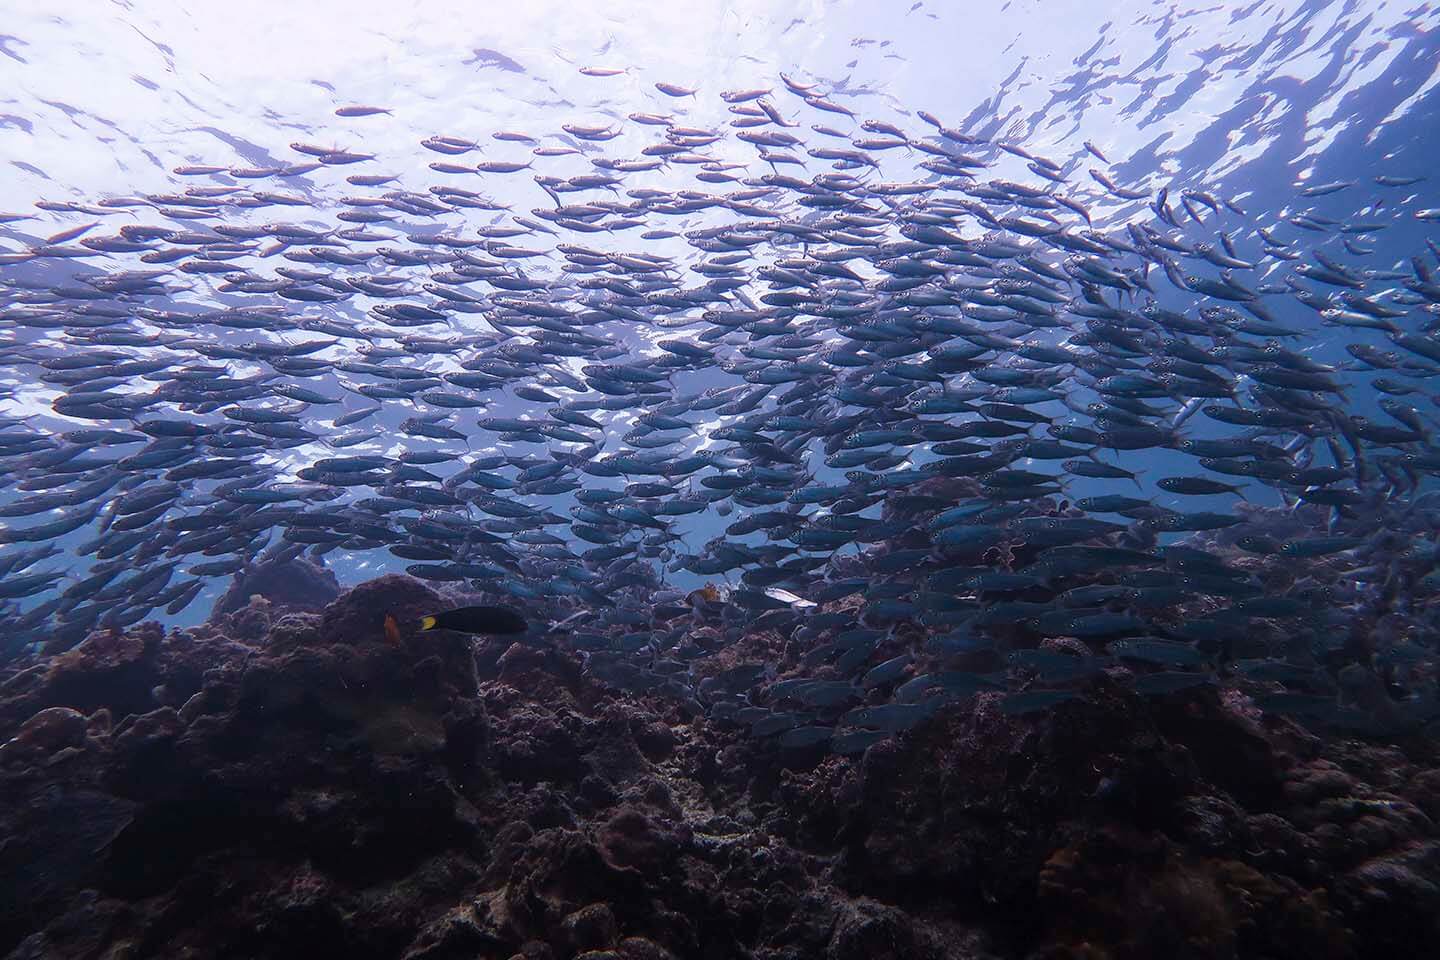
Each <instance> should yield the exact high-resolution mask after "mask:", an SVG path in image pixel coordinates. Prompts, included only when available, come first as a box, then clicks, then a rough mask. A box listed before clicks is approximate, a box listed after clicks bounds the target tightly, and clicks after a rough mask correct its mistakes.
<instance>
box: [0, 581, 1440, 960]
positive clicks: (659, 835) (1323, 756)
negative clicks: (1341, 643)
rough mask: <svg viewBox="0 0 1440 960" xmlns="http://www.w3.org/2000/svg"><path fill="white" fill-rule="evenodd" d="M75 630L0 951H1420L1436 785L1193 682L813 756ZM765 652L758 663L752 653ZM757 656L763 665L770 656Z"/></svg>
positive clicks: (310, 647) (571, 672)
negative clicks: (78, 638)
mask: <svg viewBox="0 0 1440 960" xmlns="http://www.w3.org/2000/svg"><path fill="white" fill-rule="evenodd" d="M444 603H445V601H444V600H443V599H442V598H441V597H440V596H439V595H438V594H436V593H435V592H434V591H432V590H431V589H430V588H429V587H427V586H425V585H424V584H423V583H421V582H420V581H417V580H414V579H411V578H409V577H403V576H388V577H382V578H380V579H378V580H374V581H370V582H368V583H365V584H361V585H360V586H358V587H356V588H354V589H353V590H350V591H348V592H346V593H344V594H342V595H341V596H339V597H338V599H336V600H335V601H334V602H332V603H330V604H329V605H328V606H326V607H325V608H324V609H323V611H322V612H318V613H316V612H294V611H293V610H286V609H283V608H280V607H277V606H275V605H272V604H271V602H270V601H269V600H267V599H265V598H264V597H263V596H257V597H253V598H251V599H250V600H249V602H248V604H247V605H246V606H244V607H242V608H238V609H234V610H233V611H231V612H228V613H222V614H218V615H217V616H216V618H215V619H214V620H212V622H211V623H209V624H207V625H206V626H203V627H199V628H193V629H189V630H179V631H173V632H171V633H168V634H166V633H164V632H163V631H162V630H161V629H160V628H159V627H157V626H155V625H154V624H142V625H140V626H138V627H135V628H132V629H130V630H128V631H125V632H119V631H112V632H108V633H107V632H101V633H94V634H92V635H91V636H90V637H88V638H87V639H86V640H85V641H84V642H82V643H80V644H79V645H77V646H76V647H74V649H72V650H69V651H68V652H65V653H63V654H61V655H59V656H56V657H53V658H50V659H45V660H40V659H35V660H31V661H29V662H28V663H27V662H19V663H16V664H13V665H11V666H10V667H8V668H7V670H6V673H5V674H4V675H3V677H0V681H3V685H0V742H3V744H4V745H3V747H0V791H3V792H0V799H3V805H0V955H7V956H9V957H12V958H53V957H87V958H88V957H96V958H99V957H202V956H203V957H217V958H228V957H235V958H240V957H245V958H285V957H314V956H344V957H347V958H355V960H363V958H370V957H374V958H394V957H406V958H412V960H420V958H424V960H449V958H456V960H460V958H466V960H471V958H481V957H484V958H488V957H495V958H508V957H514V956H522V957H527V958H557V960H568V958H573V957H584V958H586V960H601V958H625V960H651V958H663V957H680V958H691V957H697V958H731V957H755V958H767V960H769V958H776V960H778V958H801V957H832V958H845V960H849V958H857V960H858V958H876V957H895V958H902V957H903V958H937V960H938V958H970V957H1035V958H1062V957H1067V958H1068V957H1074V958H1117V960H1121V958H1141V957H1155V956H1168V957H1173V958H1191V957H1194V958H1223V957H1270V958H1277V960H1279V958H1289V957H1293V958H1303V960H1329V958H1336V960H1339V958H1352V957H1353V958H1360V957H1371V956H1373V957H1393V956H1421V955H1434V953H1433V952H1432V951H1434V950H1435V949H1440V947H1437V944H1440V927H1437V923H1440V921H1437V917H1440V883H1437V880H1436V878H1437V877H1440V831H1437V829H1436V825H1435V820H1436V818H1440V762H1437V758H1436V756H1435V751H1434V746H1433V744H1431V743H1428V742H1423V741H1417V742H1414V743H1401V744H1399V745H1394V744H1389V745H1375V744H1370V743H1366V742H1362V741H1357V740H1344V739H1328V738H1323V739H1322V738H1320V737H1317V736H1316V735H1314V734H1312V733H1310V732H1306V731H1304V730H1302V729H1301V728H1299V727H1297V726H1295V725H1294V724H1292V723H1291V722H1289V721H1286V720H1281V719H1267V720H1263V721H1262V720H1261V718H1260V717H1259V715H1258V714H1257V713H1255V712H1254V711H1253V709H1250V708H1248V707H1247V705H1246V704H1245V702H1244V701H1243V698H1240V697H1238V696H1236V695H1233V694H1228V693H1224V692H1217V691H1216V690H1214V689H1213V688H1198V689H1192V690H1188V691H1184V692H1182V693H1180V694H1176V695H1174V696H1170V697H1163V698H1157V699H1153V700H1149V701H1145V700H1141V699H1140V698H1138V697H1136V696H1135V695H1134V694H1133V693H1132V692H1130V691H1128V690H1127V689H1125V688H1124V687H1123V686H1122V685H1119V684H1113V683H1104V682H1102V683H1100V684H1099V685H1098V686H1097V687H1095V688H1094V689H1093V690H1092V691H1091V693H1090V694H1089V695H1088V696H1087V697H1086V698H1085V699H1083V700H1078V701H1074V702H1071V703H1067V704H1063V705H1061V706H1060V707H1057V708H1056V709H1055V710H1053V711H1050V712H1045V713H1038V714H1032V715H1026V716H1008V715H1006V714H1004V713H1003V712H1002V711H1001V710H1000V709H999V708H998V697H997V695H993V694H982V695H981V696H979V697H977V698H975V699H973V700H971V701H969V702H968V703H961V704H954V705H951V706H949V707H947V708H946V709H945V710H944V711H942V712H940V713H939V714H938V715H937V716H936V717H935V718H934V719H933V720H932V721H930V722H928V723H926V724H922V725H921V726H919V727H917V728H916V729H915V730H913V731H911V732H909V733H908V734H905V735H903V736H902V737H900V738H898V739H896V740H892V741H888V742H885V743H882V744H880V745H878V746H876V747H873V748H872V749H870V750H869V751H868V752H867V753H866V754H864V755H863V757H857V758H853V759H852V758H844V757H838V756H833V755H830V754H829V753H827V752H825V751H823V750H816V751H814V752H807V751H804V750H800V751H789V752H786V753H777V752H776V747H775V745H774V743H773V742H769V741H763V740H754V739H750V738H748V737H746V736H745V735H743V734H742V733H741V732H739V731H738V730H737V729H735V728H733V727H730V726H726V725H723V724H720V723H717V722H713V721H710V720H707V719H705V718H703V717H694V716H691V715H690V713H689V712H687V711H685V710H684V709H683V705H681V704H677V703H676V702H675V701H673V700H668V699H664V698H660V697H651V696H648V695H645V694H635V693H621V692H617V691H615V690H613V689H610V688H606V687H602V686H599V685H597V684H596V683H595V682H594V681H593V680H591V679H590V678H588V677H586V676H585V675H584V674H583V673H582V671H581V670H580V668H579V663H578V661H577V659H576V658H575V656H574V655H573V654H571V653H570V652H568V651H566V650H564V649H558V648H545V647H537V646H534V645H524V644H514V645H511V644H508V643H502V642H498V641H490V642H486V643H479V644H475V643H472V641H470V640H469V639H467V638H463V637H460V636H458V635H455V634H449V633H445V632H431V633H426V634H423V635H416V634H406V635H403V636H402V638H401V642H400V644H399V645H398V646H397V645H393V644H390V643H388V642H387V641H386V638H385V636H384V632H383V629H382V617H383V614H384V613H385V612H387V611H388V612H393V613H394V614H395V615H396V616H397V618H398V619H399V621H400V622H401V623H402V624H410V623H414V622H415V621H416V619H417V618H418V617H419V616H420V615H422V614H425V613H430V612H433V610H435V609H436V608H437V607H440V606H443V605H444ZM766 642H768V641H766V640H764V639H763V638H755V645H756V646H757V647H758V646H763V645H764V644H765V643H766ZM770 653H771V654H772V655H774V656H776V657H778V655H779V654H778V651H770Z"/></svg>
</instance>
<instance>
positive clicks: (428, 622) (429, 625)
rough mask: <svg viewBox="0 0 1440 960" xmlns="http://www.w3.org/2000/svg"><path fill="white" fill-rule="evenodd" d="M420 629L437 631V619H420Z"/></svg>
mask: <svg viewBox="0 0 1440 960" xmlns="http://www.w3.org/2000/svg"><path fill="white" fill-rule="evenodd" d="M420 629H421V630H434V629H435V618H434V617H421V618H420Z"/></svg>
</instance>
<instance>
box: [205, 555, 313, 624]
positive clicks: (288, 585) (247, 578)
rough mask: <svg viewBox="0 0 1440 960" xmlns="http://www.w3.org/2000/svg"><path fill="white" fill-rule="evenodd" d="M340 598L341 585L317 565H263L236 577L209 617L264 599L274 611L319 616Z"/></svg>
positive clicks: (295, 561) (302, 562)
mask: <svg viewBox="0 0 1440 960" xmlns="http://www.w3.org/2000/svg"><path fill="white" fill-rule="evenodd" d="M339 595H340V581H339V580H337V579H335V574H334V573H333V572H331V571H330V570H329V569H327V568H325V567H323V566H321V565H320V564H318V563H312V562H311V561H309V560H305V559H301V558H291V559H286V560H278V561H268V562H261V563H257V564H253V565H251V566H248V567H246V568H245V569H244V570H241V571H240V572H239V573H237V574H236V575H235V577H234V579H233V580H232V581H231V583H230V587H229V589H227V590H226V591H225V593H224V594H223V595H221V597H220V599H218V600H216V601H215V606H214V608H213V610H212V611H211V614H210V615H211V617H212V618H213V617H216V616H223V615H225V614H228V613H234V612H236V611H237V610H241V609H243V608H244V607H245V606H247V605H248V604H249V603H250V601H251V598H252V597H264V598H265V600H267V601H268V602H269V603H270V606H271V607H272V608H273V609H275V610H295V611H304V612H310V613H318V612H319V611H321V610H323V609H324V608H325V605H326V604H328V603H330V602H331V601H332V600H334V599H335V598H336V597H338V596H339Z"/></svg>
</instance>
